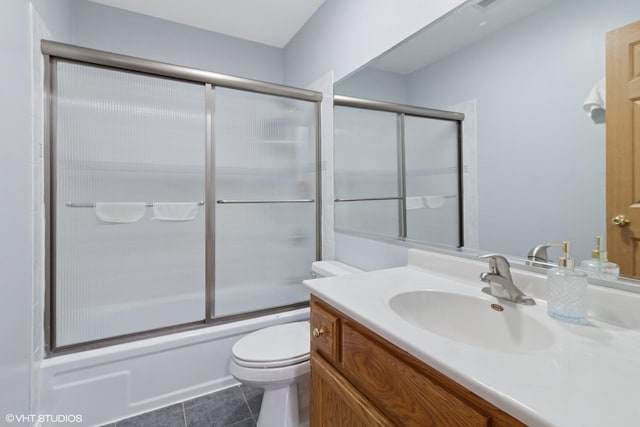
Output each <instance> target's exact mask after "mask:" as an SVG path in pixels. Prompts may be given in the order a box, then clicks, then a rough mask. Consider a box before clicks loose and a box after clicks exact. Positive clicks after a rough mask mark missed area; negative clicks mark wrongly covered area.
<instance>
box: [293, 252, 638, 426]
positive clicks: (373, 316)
mask: <svg viewBox="0 0 640 427" xmlns="http://www.w3.org/2000/svg"><path fill="white" fill-rule="evenodd" d="M447 258H452V259H453V260H449V259H447ZM409 263H410V265H409V266H407V267H399V268H393V269H388V270H380V271H373V272H368V273H358V274H353V275H348V276H339V277H330V278H324V279H315V280H306V281H305V282H304V283H305V285H306V286H307V287H308V288H309V289H310V290H311V293H313V294H314V295H316V296H318V297H319V298H321V299H323V300H324V301H326V302H328V303H329V304H331V305H332V306H334V307H335V308H336V309H338V310H340V311H342V312H343V313H345V314H346V315H348V316H350V317H352V318H353V319H355V320H357V321H359V322H361V323H362V324H363V325H365V326H367V327H369V328H370V329H371V330H372V331H374V332H376V333H377V334H379V335H380V336H382V337H383V338H386V339H387V340H388V341H390V342H392V343H393V344H395V345H397V346H398V347H400V348H402V349H404V350H406V351H408V352H409V353H411V354H413V355H414V356H415V357H417V358H418V359H420V360H422V361H424V362H425V363H427V364H428V365H430V366H432V367H433V368H435V369H437V370H439V371H440V372H442V373H444V374H445V375H447V376H448V377H450V378H451V379H453V380H455V381H456V382H458V383H459V384H461V385H463V386H464V387H466V388H467V389H469V390H471V391H473V392H474V393H476V394H477V395H478V396H480V397H482V398H484V399H485V400H487V401H488V402H490V403H492V404H494V405H495V406H497V407H498V408H500V409H502V410H504V411H506V412H508V413H509V414H511V415H513V416H514V417H516V418H518V419H519V420H521V421H522V422H524V423H526V424H529V425H531V426H569V427H577V426H597V427H609V426H611V427H621V426H638V425H640V330H638V329H631V328H623V327H620V326H616V325H613V324H611V323H606V322H603V321H599V320H596V319H593V318H591V319H590V321H589V324H588V325H570V324H565V323H562V322H559V321H556V320H553V319H551V318H549V317H548V316H547V315H546V302H545V301H544V300H541V299H536V302H537V305H535V306H518V309H519V310H525V311H526V312H527V314H528V315H530V316H532V317H535V318H536V319H537V320H539V321H541V322H544V324H545V325H546V326H547V327H548V328H549V329H550V330H551V331H552V333H553V335H554V343H553V344H552V345H551V346H550V347H547V348H545V349H542V350H536V351H530V352H526V353H523V352H520V353H509V352H500V351H495V350H489V349H485V348H481V347H478V346H472V345H467V344H464V343H461V342H457V341H453V340H450V339H448V338H445V337H442V336H440V335H437V334H435V333H431V332H429V331H427V330H425V329H422V328H419V327H417V326H414V325H412V324H411V323H409V322H407V321H405V320H404V319H402V318H401V317H400V316H399V315H397V314H396V313H395V312H394V311H392V310H391V309H390V308H389V305H388V301H389V299H390V298H391V297H392V296H394V295H397V294H399V293H403V292H407V291H413V290H422V289H425V290H427V289H431V290H440V291H447V292H453V293H461V294H466V295H472V296H476V297H478V298H484V299H487V300H489V301H491V302H500V303H502V301H500V300H497V299H496V298H494V297H491V296H489V295H486V294H484V293H482V292H481V291H480V290H481V288H482V287H484V286H485V284H484V283H482V282H481V281H480V280H479V278H478V274H479V272H480V271H486V270H487V264H486V263H483V262H478V261H473V260H463V259H459V258H455V257H450V256H446V255H441V254H433V253H428V252H424V251H413V253H412V254H410V261H409ZM449 271H455V275H454V274H451V273H449ZM514 273H515V272H514ZM536 276H537V277H536ZM514 279H518V280H515V281H516V284H518V282H519V281H520V282H523V281H525V282H527V283H525V286H523V287H524V289H523V290H524V291H525V292H528V293H530V294H533V296H536V294H539V292H538V293H532V292H530V291H527V290H526V289H527V288H531V286H538V284H540V283H542V282H543V281H544V278H543V277H542V276H539V275H536V274H534V273H520V272H518V273H517V274H514ZM523 287H521V288H523ZM596 292H602V291H601V290H597V291H596ZM614 293H615V291H614ZM592 296H593V295H592V293H591V290H590V298H591V297H592ZM632 296H633V298H635V299H634V300H633V304H632V308H633V307H635V308H637V310H638V311H640V297H639V296H637V295H635V294H632ZM622 297H623V298H624V297H625V296H624V295H622ZM627 305H628V304H627ZM590 312H591V309H590ZM457 315H460V316H464V315H465V313H455V312H452V313H451V316H457ZM469 321H470V322H473V319H472V318H470V319H469Z"/></svg>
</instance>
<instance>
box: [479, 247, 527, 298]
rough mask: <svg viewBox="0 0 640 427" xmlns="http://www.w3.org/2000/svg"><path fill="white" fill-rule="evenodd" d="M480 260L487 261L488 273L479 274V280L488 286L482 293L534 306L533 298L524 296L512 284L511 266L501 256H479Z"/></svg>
mask: <svg viewBox="0 0 640 427" xmlns="http://www.w3.org/2000/svg"><path fill="white" fill-rule="evenodd" d="M480 258H487V259H489V271H488V272H485V273H482V274H480V280H482V281H483V282H485V283H488V284H489V286H487V287H485V288H482V292H484V293H487V294H489V295H493V296H494V297H496V298H502V299H506V300H509V301H513V302H516V303H518V304H524V305H535V303H536V302H535V301H534V300H533V298H531V297H528V296H527V295H525V294H524V293H523V292H522V291H521V290H520V289H518V288H517V287H516V285H515V283H513V278H512V277H511V265H509V261H507V259H506V258H505V257H503V256H502V255H497V254H489V255H481V256H480Z"/></svg>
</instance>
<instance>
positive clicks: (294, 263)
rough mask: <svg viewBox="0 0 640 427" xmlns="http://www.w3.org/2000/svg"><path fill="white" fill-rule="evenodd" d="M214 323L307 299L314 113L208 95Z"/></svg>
mask: <svg viewBox="0 0 640 427" xmlns="http://www.w3.org/2000/svg"><path fill="white" fill-rule="evenodd" d="M214 97H215V109H214V111H215V113H214V117H213V122H214V146H215V200H216V213H215V247H216V263H215V264H216V270H215V292H214V294H213V304H212V313H211V315H212V316H213V317H221V316H229V315H235V314H241V313H247V312H253V311H258V310H262V309H266V308H269V307H273V306H278V305H279V306H282V305H289V304H295V303H300V302H303V301H307V300H308V293H307V292H306V291H305V290H304V288H303V286H302V285H301V281H302V280H303V279H305V278H308V277H309V271H310V268H311V263H312V262H313V261H314V260H315V259H316V221H315V218H316V200H315V199H316V116H315V114H316V108H315V104H314V103H311V102H306V101H301V100H295V99H289V98H283V97H279V96H273V95H263V94H256V93H251V92H245V91H240V90H234V89H225V88H216V89H215V95H214Z"/></svg>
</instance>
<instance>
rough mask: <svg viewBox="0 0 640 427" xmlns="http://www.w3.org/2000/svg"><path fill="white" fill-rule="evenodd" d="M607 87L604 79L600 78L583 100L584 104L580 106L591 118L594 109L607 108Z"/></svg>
mask: <svg viewBox="0 0 640 427" xmlns="http://www.w3.org/2000/svg"><path fill="white" fill-rule="evenodd" d="M606 102H607V89H606V82H605V79H602V80H600V81H599V82H598V83H596V84H595V85H594V86H593V88H592V89H591V92H589V95H588V96H587V99H585V100H584V105H583V106H582V108H583V109H584V111H585V112H586V113H587V115H588V116H589V117H591V118H593V115H594V113H595V110H606V109H607V104H606Z"/></svg>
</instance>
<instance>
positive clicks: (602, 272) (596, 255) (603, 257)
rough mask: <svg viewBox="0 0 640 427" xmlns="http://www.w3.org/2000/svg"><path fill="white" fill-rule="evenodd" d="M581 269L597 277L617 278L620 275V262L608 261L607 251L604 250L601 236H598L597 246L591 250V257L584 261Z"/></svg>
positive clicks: (588, 274)
mask: <svg viewBox="0 0 640 427" xmlns="http://www.w3.org/2000/svg"><path fill="white" fill-rule="evenodd" d="M580 270H582V271H584V272H585V273H587V276H589V277H594V278H596V279H617V278H618V277H619V276H620V267H619V266H618V264H616V263H613V262H609V261H607V251H603V250H602V239H601V238H600V236H596V248H595V249H594V250H592V251H591V259H586V260H584V261H582V262H581V263H580Z"/></svg>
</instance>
